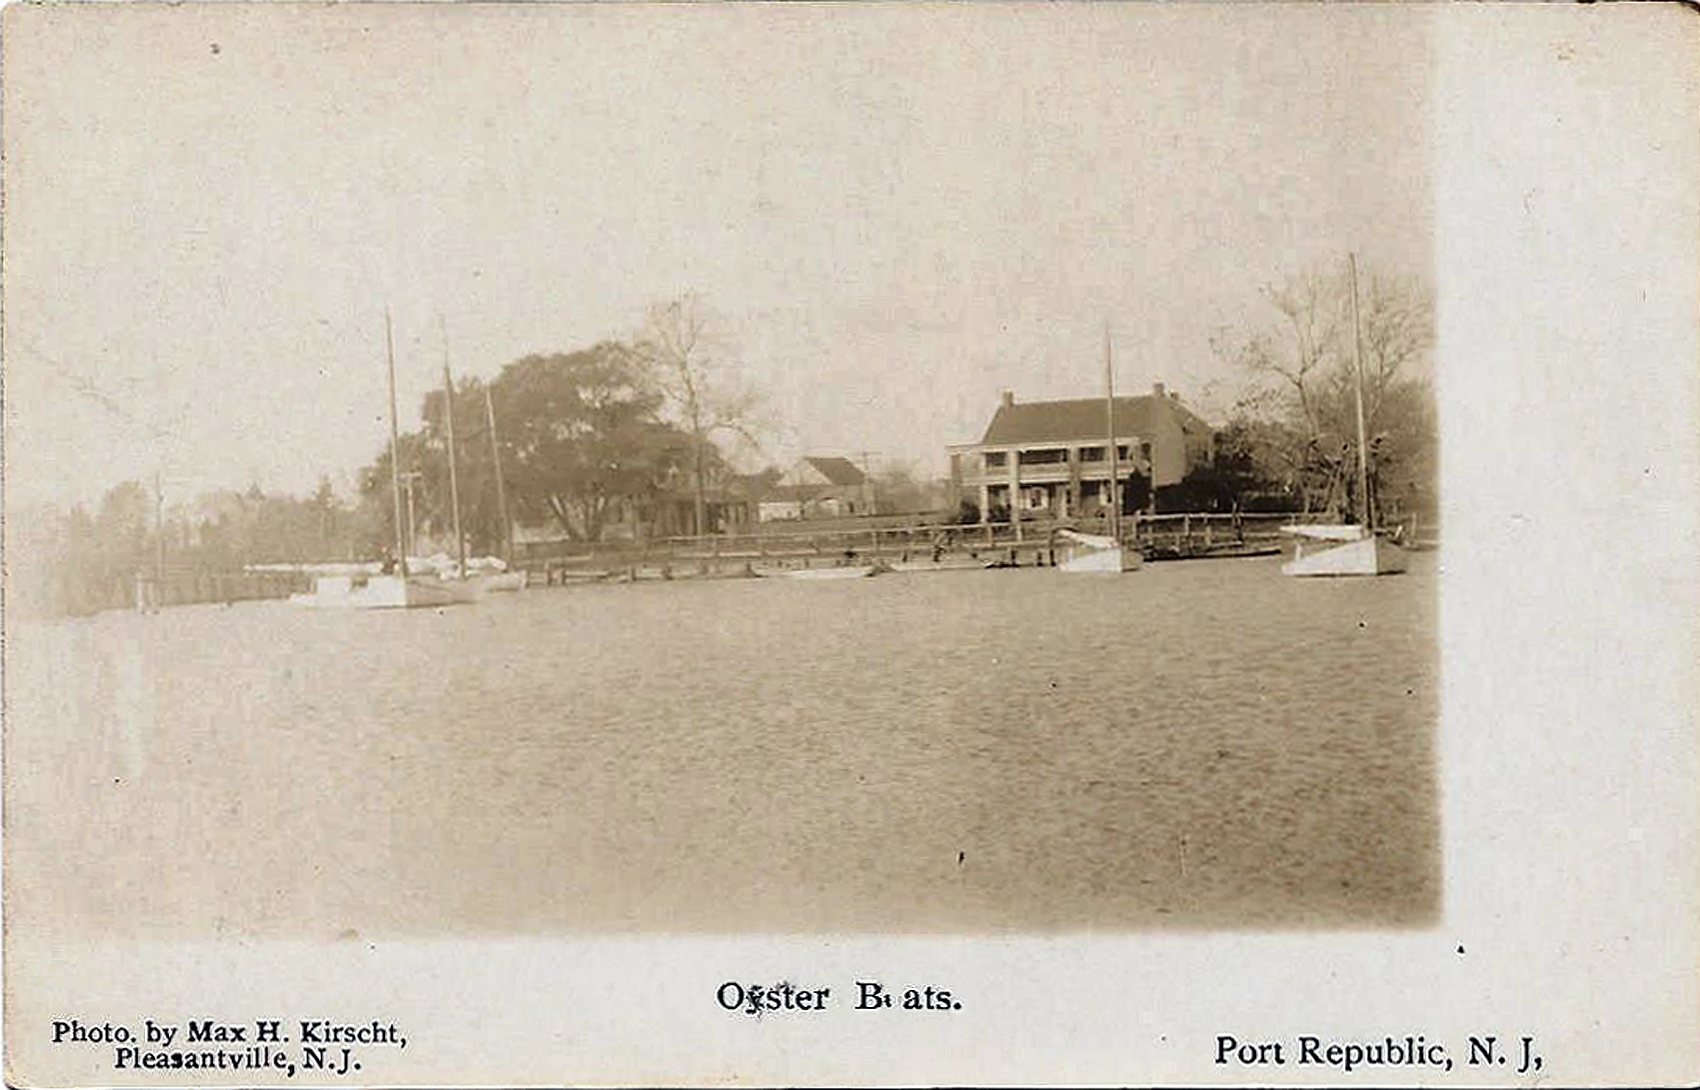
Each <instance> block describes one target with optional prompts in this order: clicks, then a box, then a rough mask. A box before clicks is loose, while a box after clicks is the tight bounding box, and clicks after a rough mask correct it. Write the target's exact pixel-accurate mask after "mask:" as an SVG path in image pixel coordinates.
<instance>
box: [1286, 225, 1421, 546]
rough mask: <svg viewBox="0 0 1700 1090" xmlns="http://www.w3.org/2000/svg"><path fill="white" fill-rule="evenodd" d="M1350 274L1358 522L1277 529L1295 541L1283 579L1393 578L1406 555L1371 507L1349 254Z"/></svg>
mask: <svg viewBox="0 0 1700 1090" xmlns="http://www.w3.org/2000/svg"><path fill="white" fill-rule="evenodd" d="M1347 261H1348V263H1349V264H1350V267H1351V273H1352V364H1353V378H1354V379H1355V380H1356V381H1355V382H1354V384H1353V392H1354V396H1355V399H1356V403H1357V422H1358V496H1357V500H1358V521H1357V522H1356V523H1327V524H1314V523H1312V524H1300V525H1293V526H1283V527H1281V531H1282V533H1286V534H1291V535H1293V537H1294V538H1296V539H1297V540H1296V542H1295V546H1294V551H1293V559H1291V560H1289V561H1287V563H1285V564H1283V565H1281V571H1282V572H1283V573H1284V574H1286V575H1395V574H1397V573H1399V572H1402V571H1404V570H1405V565H1406V561H1405V550H1403V549H1401V548H1400V547H1399V546H1398V545H1395V544H1394V543H1393V542H1391V541H1389V540H1388V539H1387V538H1386V537H1385V536H1382V535H1380V534H1377V533H1376V530H1375V508H1374V506H1373V505H1372V504H1371V503H1370V502H1369V452H1368V449H1367V448H1366V446H1365V434H1364V367H1363V331H1362V327H1361V326H1360V324H1359V320H1358V259H1357V256H1356V255H1353V254H1349V255H1347Z"/></svg>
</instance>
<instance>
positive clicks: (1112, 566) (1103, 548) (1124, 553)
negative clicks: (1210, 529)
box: [1056, 325, 1145, 575]
mask: <svg viewBox="0 0 1700 1090" xmlns="http://www.w3.org/2000/svg"><path fill="white" fill-rule="evenodd" d="M1104 451H1105V457H1106V458H1107V460H1108V462H1109V466H1110V482H1109V492H1108V493H1107V495H1108V496H1109V504H1110V533H1109V536H1108V537H1105V536H1103V535H1101V534H1083V533H1080V532H1078V531H1076V530H1058V531H1056V537H1058V538H1061V539H1062V540H1063V541H1065V542H1066V543H1067V544H1066V545H1064V546H1063V547H1062V549H1061V552H1060V555H1061V559H1059V560H1058V561H1057V570H1058V571H1060V572H1067V573H1069V574H1071V575H1088V574H1102V573H1104V572H1124V571H1136V570H1138V568H1139V566H1140V565H1141V564H1142V563H1143V562H1144V559H1145V558H1144V557H1143V556H1142V555H1140V552H1139V550H1138V549H1129V548H1127V547H1126V546H1124V545H1123V544H1122V540H1121V537H1122V535H1121V496H1120V495H1119V489H1118V488H1117V484H1118V482H1117V480H1116V462H1117V455H1118V451H1117V449H1116V380H1115V374H1114V372H1113V371H1112V369H1111V366H1110V327H1109V326H1107V325H1106V326H1105V327H1104Z"/></svg>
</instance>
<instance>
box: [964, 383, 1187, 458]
mask: <svg viewBox="0 0 1700 1090" xmlns="http://www.w3.org/2000/svg"><path fill="white" fill-rule="evenodd" d="M1159 412H1172V413H1174V415H1175V417H1176V420H1177V422H1178V423H1179V424H1180V426H1181V428H1182V430H1184V431H1200V430H1202V431H1203V432H1204V433H1205V434H1209V432H1210V425H1209V424H1206V423H1205V422H1204V421H1203V420H1202V419H1201V418H1200V417H1199V416H1198V415H1197V414H1196V413H1194V412H1193V411H1192V410H1191V409H1188V408H1187V407H1186V406H1185V405H1182V404H1181V403H1180V402H1179V401H1178V400H1176V399H1175V398H1172V397H1159V396H1157V395H1156V394H1142V395H1140V396H1138V397H1118V398H1116V404H1115V423H1116V435H1117V436H1118V437H1125V436H1129V435H1137V436H1140V437H1149V436H1152V435H1154V434H1156V431H1157V424H1156V421H1157V415H1156V414H1157V413H1159ZM1103 434H1104V399H1103V398H1101V397H1077V398H1069V399H1067V400H1064V401H1026V402H1022V401H1017V402H1014V403H1005V404H1002V405H999V406H998V411H997V414H996V415H995V416H993V417H992V422H991V423H990V424H988V425H987V426H986V434H985V437H984V438H982V439H981V440H980V445H981V446H1006V445H1008V446H1014V445H1018V444H1022V443H1044V442H1049V441H1052V440H1064V439H1090V438H1093V437H1095V436H1102V435H1103Z"/></svg>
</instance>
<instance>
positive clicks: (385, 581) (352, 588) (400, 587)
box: [289, 575, 478, 609]
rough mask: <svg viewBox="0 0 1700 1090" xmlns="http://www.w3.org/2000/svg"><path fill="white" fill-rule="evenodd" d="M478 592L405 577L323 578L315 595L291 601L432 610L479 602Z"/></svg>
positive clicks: (455, 584) (335, 606)
mask: <svg viewBox="0 0 1700 1090" xmlns="http://www.w3.org/2000/svg"><path fill="white" fill-rule="evenodd" d="M477 595H478V592H477V590H476V589H475V588H473V587H471V586H468V585H466V584H464V583H459V582H456V581H453V580H447V579H436V578H433V577H430V576H418V575H415V576H406V575H322V576H320V577H319V578H318V580H317V581H316V582H315V585H314V589H313V593H311V594H296V595H292V596H291V597H290V599H289V600H290V601H291V602H293V603H295V604H296V605H301V606H310V607H313V608H316V609H430V608H434V607H440V606H452V605H459V604H461V603H464V602H471V601H474V600H476V598H477Z"/></svg>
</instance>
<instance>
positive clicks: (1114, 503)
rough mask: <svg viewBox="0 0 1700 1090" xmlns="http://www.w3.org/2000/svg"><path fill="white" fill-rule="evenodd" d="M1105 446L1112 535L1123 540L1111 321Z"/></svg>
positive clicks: (1107, 330)
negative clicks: (1118, 487)
mask: <svg viewBox="0 0 1700 1090" xmlns="http://www.w3.org/2000/svg"><path fill="white" fill-rule="evenodd" d="M1104 446H1105V457H1106V458H1108V459H1109V463H1110V537H1111V539H1112V540H1114V541H1115V543H1116V544H1117V545H1120V544H1121V541H1122V521H1121V514H1122V505H1121V497H1120V496H1119V495H1117V491H1118V489H1117V487H1116V377H1115V372H1114V371H1113V370H1111V367H1110V323H1108V322H1105V323H1104Z"/></svg>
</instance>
